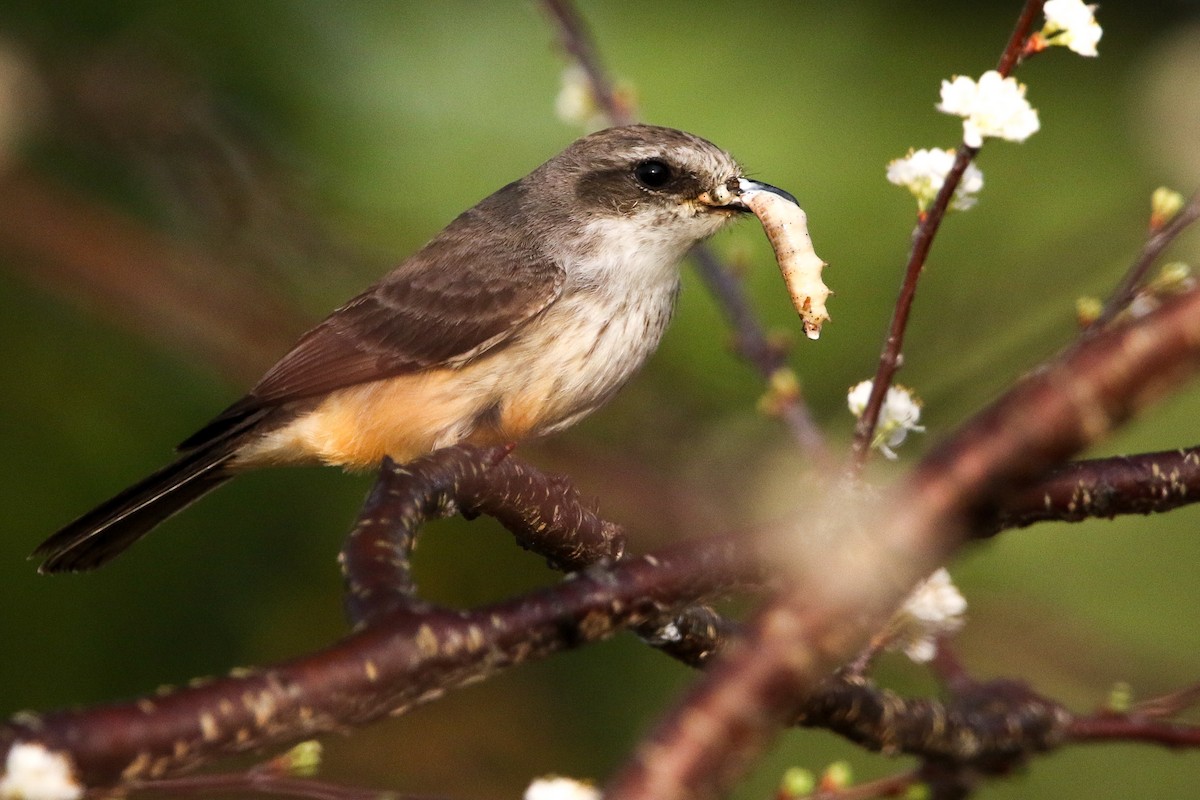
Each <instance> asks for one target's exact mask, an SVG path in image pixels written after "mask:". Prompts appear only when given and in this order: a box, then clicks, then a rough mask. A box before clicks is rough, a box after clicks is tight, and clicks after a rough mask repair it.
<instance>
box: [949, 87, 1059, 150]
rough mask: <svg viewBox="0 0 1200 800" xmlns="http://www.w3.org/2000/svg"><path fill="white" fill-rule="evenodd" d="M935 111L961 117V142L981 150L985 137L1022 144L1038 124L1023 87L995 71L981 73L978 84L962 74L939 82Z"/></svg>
mask: <svg viewBox="0 0 1200 800" xmlns="http://www.w3.org/2000/svg"><path fill="white" fill-rule="evenodd" d="M937 108H938V111H943V112H945V113H947V114H954V115H956V116H959V117H962V118H963V141H964V142H966V144H967V145H968V146H970V147H981V146H982V145H983V139H984V137H985V136H994V137H997V138H1000V139H1007V140H1008V141H1010V142H1023V141H1025V140H1026V139H1028V138H1029V137H1030V136H1031V135H1033V134H1034V133H1035V132H1036V131H1037V129H1038V127H1039V125H1040V123H1039V122H1038V114H1037V111H1036V110H1035V109H1034V108H1033V107H1032V106H1030V105H1029V101H1028V100H1026V99H1025V84H1023V83H1017V80H1016V79H1015V78H1002V77H1000V73H999V72H996V71H995V70H988V71H987V72H985V73H983V75H982V76H981V77H980V78H979V82H978V83H976V82H975V81H973V80H971V79H970V78H968V77H967V76H965V75H958V76H955V78H954V80H952V81H942V102H940V103H938V106H937Z"/></svg>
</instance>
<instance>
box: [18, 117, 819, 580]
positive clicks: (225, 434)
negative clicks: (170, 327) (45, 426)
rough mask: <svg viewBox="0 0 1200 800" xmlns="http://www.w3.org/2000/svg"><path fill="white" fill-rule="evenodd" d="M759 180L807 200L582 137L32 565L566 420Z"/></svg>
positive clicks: (490, 202) (620, 360)
mask: <svg viewBox="0 0 1200 800" xmlns="http://www.w3.org/2000/svg"><path fill="white" fill-rule="evenodd" d="M749 190H756V191H770V192H773V193H776V194H779V195H781V196H783V197H786V198H787V199H789V200H791V201H792V202H793V203H794V202H795V199H794V198H792V197H791V195H789V194H788V193H787V192H785V191H783V190H781V189H777V188H776V187H773V186H771V185H769V184H765V183H761V182H759V181H755V180H750V179H748V178H746V176H745V175H744V174H743V170H742V168H741V167H740V166H739V165H738V163H737V162H736V161H735V160H734V159H733V157H732V156H730V155H729V154H728V153H727V152H726V151H724V150H722V149H721V148H719V147H717V146H716V145H714V144H712V143H711V142H709V141H708V140H706V139H703V138H700V137H699V136H695V135H693V134H690V133H686V132H684V131H680V130H676V129H673V128H666V127H659V126H653V125H644V124H638V125H626V126H620V127H613V128H607V129H604V130H601V131H597V132H595V133H592V134H589V135H587V136H584V137H582V138H580V139H578V140H576V141H575V142H573V143H572V144H570V145H569V146H568V147H567V148H566V149H565V150H563V151H562V152H560V153H559V154H558V155H556V156H554V157H553V158H551V159H550V160H548V161H546V162H545V163H544V164H542V165H541V166H539V167H537V168H536V169H534V170H533V171H532V172H531V173H529V174H528V175H527V176H525V177H524V178H521V179H520V180H517V181H514V182H512V183H509V184H507V185H506V186H504V187H503V188H501V189H500V190H498V191H496V192H495V193H494V194H492V195H490V196H488V197H486V198H484V199H483V200H481V201H480V202H479V203H478V204H476V205H475V206H473V207H472V208H470V209H468V210H466V211H465V212H463V213H462V214H460V215H459V216H458V217H456V218H455V219H454V220H453V221H451V222H450V223H449V224H448V225H447V226H446V227H445V228H444V229H443V230H442V231H441V232H440V233H438V234H437V235H436V236H434V238H433V239H432V240H430V241H429V242H428V244H426V245H425V246H424V247H422V248H421V249H420V250H418V251H417V252H416V253H415V254H413V255H412V256H410V257H409V258H407V259H406V260H404V261H402V262H401V263H400V264H399V265H398V266H397V267H395V268H394V269H393V270H392V271H391V272H389V273H387V274H386V275H384V276H383V277H382V278H381V279H380V280H379V281H377V282H376V283H375V284H374V285H372V286H371V287H370V288H368V289H367V290H365V291H364V292H362V293H361V294H359V295H358V296H356V297H354V298H353V299H351V300H350V301H349V302H348V303H346V304H345V305H343V306H341V307H340V308H338V309H336V310H335V311H333V312H332V313H331V314H330V315H329V316H328V317H326V318H325V319H324V320H323V321H321V322H320V323H319V324H317V325H316V326H315V327H314V328H312V329H311V330H309V331H308V332H307V333H305V334H304V335H302V336H301V337H300V338H299V340H298V341H297V342H296V343H295V345H294V346H293V347H292V348H291V350H289V351H288V352H287V353H286V354H285V355H284V356H283V357H282V358H281V359H280V360H279V361H278V362H277V363H276V364H275V365H274V366H273V367H271V368H270V369H268V370H267V371H266V373H265V374H264V375H263V376H262V378H261V379H260V380H259V381H258V383H257V384H255V385H254V387H253V388H251V389H250V391H249V392H248V393H246V394H245V396H243V397H242V398H240V399H239V400H237V401H236V402H234V403H233V404H232V405H230V406H229V407H228V408H226V409H225V410H224V411H222V412H221V413H219V414H217V416H216V417H214V418H213V419H212V420H211V421H209V422H208V424H206V425H204V426H203V427H202V428H200V429H199V430H198V431H196V432H195V433H194V434H192V435H191V436H189V437H188V438H187V439H185V440H184V441H183V442H182V443H181V444H180V445H178V447H177V457H176V458H175V460H173V461H171V462H170V463H168V464H167V465H166V466H165V467H163V468H161V469H159V470H158V471H156V472H154V473H152V474H151V475H149V476H148V477H146V478H144V479H143V480H141V481H139V482H137V483H135V484H134V485H132V486H130V487H129V488H127V489H125V490H124V491H122V492H120V493H118V494H117V495H115V496H114V497H112V498H111V499H109V500H107V501H106V502H104V503H102V504H100V505H99V506H97V507H96V508H94V509H92V510H91V511H89V512H87V513H86V514H84V515H82V516H81V517H79V518H78V519H76V520H74V521H73V522H70V523H69V524H67V525H65V526H64V527H62V528H61V529H60V530H58V531H57V532H56V533H54V534H53V535H52V536H50V537H49V538H47V539H46V540H45V541H44V542H43V543H42V544H41V545H40V546H38V548H37V549H36V550H35V551H34V553H33V556H32V557H33V558H40V559H42V563H41V566H40V567H39V571H40V572H42V573H58V572H80V571H85V570H90V569H93V568H96V567H99V566H101V565H102V564H104V563H106V562H108V561H109V560H110V559H112V558H113V557H115V556H116V555H118V554H119V553H121V552H122V551H124V550H125V549H126V548H128V547H129V546H130V545H132V544H133V543H134V542H136V541H138V540H139V539H141V538H142V537H143V536H144V535H145V534H147V533H148V532H149V531H150V530H152V529H153V528H154V527H155V526H157V525H158V524H159V523H161V522H162V521H163V520H165V519H167V518H168V517H170V516H172V515H174V514H175V513H177V512H179V511H181V510H183V509H184V508H185V507H187V506H188V505H190V504H191V503H193V502H194V501H196V500H198V499H199V498H200V497H202V496H204V495H206V494H208V493H209V492H211V491H212V490H214V489H216V488H217V487H218V486H221V485H222V484H224V483H225V482H227V481H228V480H230V479H231V478H233V477H234V476H236V475H238V474H239V473H241V472H244V471H246V470H250V469H255V468H259V467H268V466H281V465H300V464H314V463H315V464H328V465H336V466H341V467H343V468H346V469H351V470H362V469H370V468H372V467H374V466H377V465H378V464H379V463H380V462H381V461H382V459H383V458H384V457H385V456H387V457H390V458H391V459H393V460H395V461H397V462H400V463H403V462H405V461H409V460H411V459H413V458H416V457H418V456H421V455H424V454H426V453H429V452H432V451H434V450H437V449H439V448H442V447H447V446H451V445H455V444H459V443H473V444H480V445H489V444H506V445H507V444H516V443H518V442H521V441H525V440H528V439H531V438H534V437H539V436H544V435H547V434H552V433H555V432H557V431H561V430H563V429H564V428H567V427H569V426H570V425H572V424H574V423H575V422H577V421H579V420H580V419H582V418H583V417H585V416H587V415H588V414H590V413H592V412H593V411H595V410H596V409H597V408H599V407H600V406H602V405H603V404H604V403H605V402H607V401H608V400H609V399H610V398H611V397H612V396H613V395H614V394H615V393H616V392H617V391H618V390H619V389H620V388H621V387H622V386H623V385H624V384H625V383H626V382H627V381H629V379H630V378H631V377H632V376H633V375H634V374H635V373H636V372H637V371H638V370H639V368H640V367H641V366H642V364H643V363H644V362H645V361H646V359H647V358H648V357H649V356H650V354H651V353H652V352H653V351H654V350H655V349H656V348H657V346H658V344H659V341H660V340H661V338H662V335H663V332H664V330H665V329H666V327H667V324H668V322H669V321H670V318H671V315H672V311H673V309H674V306H675V301H676V297H677V295H678V293H679V284H680V271H679V265H680V262H681V261H682V259H683V258H684V256H685V255H686V254H687V252H688V251H689V250H690V249H691V248H692V247H693V246H694V245H696V244H698V243H699V242H701V241H703V240H705V239H707V238H708V237H710V236H712V235H713V234H714V233H716V232H717V231H718V230H720V229H721V228H723V227H724V226H725V225H726V224H727V223H729V222H730V221H731V220H733V219H735V218H736V217H738V216H744V215H745V214H746V213H747V212H749V208H748V207H747V206H746V205H745V204H743V203H742V202H740V200H739V197H740V195H741V194H743V193H745V192H747V191H749Z"/></svg>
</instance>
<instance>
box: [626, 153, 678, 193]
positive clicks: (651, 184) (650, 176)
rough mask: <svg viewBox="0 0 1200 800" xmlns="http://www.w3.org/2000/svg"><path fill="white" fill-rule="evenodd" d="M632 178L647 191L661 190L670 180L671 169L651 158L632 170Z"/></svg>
mask: <svg viewBox="0 0 1200 800" xmlns="http://www.w3.org/2000/svg"><path fill="white" fill-rule="evenodd" d="M633 177H635V178H637V182H638V183H640V184H641V185H642V186H645V187H646V188H647V189H661V188H662V187H664V186H666V185H667V182H668V181H670V180H671V168H670V167H669V166H667V164H666V163H665V162H663V161H659V160H658V159H657V158H651V159H648V160H646V161H641V162H639V163H638V165H637V166H636V167H634V168H633Z"/></svg>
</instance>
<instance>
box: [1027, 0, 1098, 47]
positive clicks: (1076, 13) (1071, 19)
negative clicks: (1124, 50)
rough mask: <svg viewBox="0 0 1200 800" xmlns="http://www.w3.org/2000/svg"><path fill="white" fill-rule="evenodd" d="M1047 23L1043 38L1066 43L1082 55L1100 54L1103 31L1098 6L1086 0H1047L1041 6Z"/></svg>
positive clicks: (1065, 45)
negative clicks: (1098, 48) (1085, 0)
mask: <svg viewBox="0 0 1200 800" xmlns="http://www.w3.org/2000/svg"><path fill="white" fill-rule="evenodd" d="M1042 11H1043V12H1044V13H1045V15H1046V26H1045V27H1044V28H1042V38H1043V39H1045V40H1046V43H1047V44H1057V45H1063V46H1064V47H1067V48H1069V49H1070V50H1072V51H1073V52H1076V53H1078V54H1079V55H1081V56H1097V55H1099V52H1098V51H1097V50H1096V44H1097V43H1098V42H1099V41H1100V37H1101V36H1102V35H1103V34H1104V30H1103V29H1102V28H1101V27H1100V23H1098V22H1096V6H1094V5H1088V4H1087V3H1084V2H1083V0H1046V5H1045V6H1043V7H1042Z"/></svg>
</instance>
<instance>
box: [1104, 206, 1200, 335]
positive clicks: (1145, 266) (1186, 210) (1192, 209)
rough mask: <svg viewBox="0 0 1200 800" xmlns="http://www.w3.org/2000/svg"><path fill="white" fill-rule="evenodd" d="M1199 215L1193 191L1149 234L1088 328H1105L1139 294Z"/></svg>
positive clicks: (1199, 209)
mask: <svg viewBox="0 0 1200 800" xmlns="http://www.w3.org/2000/svg"><path fill="white" fill-rule="evenodd" d="M1197 219H1200V192H1197V193H1195V194H1193V195H1192V196H1191V198H1190V199H1189V200H1188V201H1187V204H1186V205H1184V206H1183V208H1181V209H1180V210H1179V211H1178V212H1177V213H1176V214H1175V216H1173V217H1171V219H1170V221H1169V222H1167V224H1166V225H1163V226H1162V227H1161V228H1159V229H1158V230H1155V231H1152V232H1151V233H1150V235H1149V236H1148V237H1147V238H1146V243H1145V244H1144V245H1143V246H1142V252H1141V253H1140V254H1138V257H1137V260H1136V261H1134V262H1133V265H1132V266H1130V268H1129V271H1128V272H1126V273H1125V276H1124V277H1123V278H1122V279H1121V282H1120V284H1118V286H1117V288H1116V289H1115V290H1114V291H1113V293H1112V295H1111V296H1110V297H1109V298H1108V302H1106V303H1105V304H1104V308H1103V309H1102V310H1101V311H1100V315H1099V316H1098V317H1097V318H1096V321H1095V322H1093V323H1092V324H1091V326H1089V328H1088V330H1089V331H1097V330H1099V329H1101V328H1103V327H1104V326H1105V325H1107V324H1108V323H1110V322H1112V321H1113V319H1114V318H1115V317H1116V316H1117V314H1119V313H1121V311H1122V310H1124V309H1125V308H1126V307H1127V306H1128V305H1129V303H1130V301H1132V300H1133V298H1134V296H1135V295H1136V294H1137V290H1138V287H1139V286H1141V284H1142V282H1143V281H1144V280H1145V279H1146V275H1147V273H1149V271H1150V267H1152V266H1153V265H1154V262H1155V261H1157V260H1158V257H1159V256H1160V255H1162V252H1163V250H1165V249H1167V247H1168V246H1169V245H1170V244H1171V242H1173V241H1175V239H1176V238H1178V236H1179V234H1181V233H1182V232H1183V231H1184V229H1185V228H1187V227H1188V226H1189V225H1191V224H1192V223H1193V222H1195V221H1196V220H1197Z"/></svg>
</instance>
